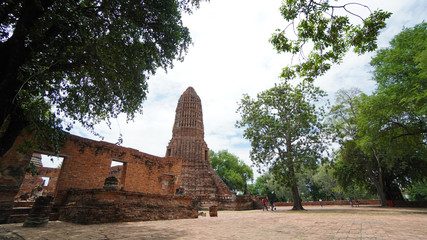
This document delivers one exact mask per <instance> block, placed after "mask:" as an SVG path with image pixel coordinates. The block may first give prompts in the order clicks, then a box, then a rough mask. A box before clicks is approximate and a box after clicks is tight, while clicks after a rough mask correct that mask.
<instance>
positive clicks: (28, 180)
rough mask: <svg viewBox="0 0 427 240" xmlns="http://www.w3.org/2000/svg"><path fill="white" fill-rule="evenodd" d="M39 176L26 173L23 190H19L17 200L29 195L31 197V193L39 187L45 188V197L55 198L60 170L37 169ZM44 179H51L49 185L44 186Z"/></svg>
mask: <svg viewBox="0 0 427 240" xmlns="http://www.w3.org/2000/svg"><path fill="white" fill-rule="evenodd" d="M36 171H37V173H38V175H34V176H33V175H32V174H31V173H26V174H25V177H24V180H23V181H22V185H21V188H20V189H19V192H18V194H17V195H16V197H15V199H17V198H19V197H20V196H21V195H25V194H27V195H28V196H30V195H31V192H32V191H34V189H35V188H36V187H38V186H42V187H43V195H45V196H48V195H49V196H54V195H55V190H56V183H57V182H58V177H59V172H60V171H61V169H59V168H46V167H36ZM42 177H49V184H48V185H47V186H43V179H42Z"/></svg>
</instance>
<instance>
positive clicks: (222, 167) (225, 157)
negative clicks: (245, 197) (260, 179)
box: [209, 150, 253, 193]
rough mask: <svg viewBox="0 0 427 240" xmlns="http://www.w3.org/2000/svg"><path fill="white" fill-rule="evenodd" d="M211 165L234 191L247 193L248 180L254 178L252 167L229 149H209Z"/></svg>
mask: <svg viewBox="0 0 427 240" xmlns="http://www.w3.org/2000/svg"><path fill="white" fill-rule="evenodd" d="M209 158H210V161H211V165H212V167H213V169H214V170H215V172H216V173H217V174H218V175H219V177H220V178H221V179H222V180H223V181H224V183H225V184H227V186H228V187H229V188H230V190H232V191H239V192H243V193H246V192H247V191H248V190H247V182H248V181H249V180H251V181H252V180H253V172H252V168H250V167H249V166H248V165H246V164H245V163H244V162H243V161H242V160H240V159H239V158H238V157H237V156H235V155H233V154H231V153H229V152H228V151H227V150H222V151H218V152H217V153H215V152H214V151H212V150H210V151H209Z"/></svg>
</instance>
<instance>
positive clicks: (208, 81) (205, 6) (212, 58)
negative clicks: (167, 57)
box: [72, 0, 427, 173]
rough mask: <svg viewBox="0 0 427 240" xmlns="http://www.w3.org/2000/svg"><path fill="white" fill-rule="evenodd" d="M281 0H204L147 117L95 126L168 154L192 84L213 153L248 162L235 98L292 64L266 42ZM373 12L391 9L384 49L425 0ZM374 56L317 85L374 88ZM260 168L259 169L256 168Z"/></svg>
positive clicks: (395, 1) (278, 22)
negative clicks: (180, 105)
mask: <svg viewBox="0 0 427 240" xmlns="http://www.w3.org/2000/svg"><path fill="white" fill-rule="evenodd" d="M280 2H281V1H254V0H233V1H228V0H215V1H211V2H209V3H206V2H203V3H202V4H201V5H202V6H201V7H200V9H198V10H195V11H194V14H192V15H190V16H185V17H184V24H185V25H186V26H188V27H189V29H190V32H191V36H192V38H193V41H194V45H193V46H191V47H190V48H189V52H188V54H187V55H186V57H185V60H184V62H182V63H181V62H177V63H175V67H174V68H173V69H170V70H168V72H167V73H164V71H162V70H159V71H158V73H157V74H156V75H155V76H153V77H152V78H151V79H150V80H149V94H148V98H147V101H146V102H145V103H144V114H143V115H142V116H137V117H136V118H135V120H134V121H133V122H130V123H126V122H125V118H124V117H122V116H121V117H120V118H119V119H118V120H112V126H111V127H112V129H111V130H110V129H108V128H107V127H106V126H105V125H103V124H101V125H100V126H98V127H97V130H98V131H99V132H100V133H101V134H102V135H104V136H105V137H106V138H105V141H108V142H113V143H114V142H117V139H118V137H119V134H120V132H121V133H122V135H123V138H124V142H123V144H122V145H123V146H126V147H131V148H135V149H138V150H140V151H143V152H146V153H149V154H153V155H158V156H164V154H165V151H166V146H167V144H168V142H169V140H170V139H171V137H172V125H173V123H174V117H175V108H176V104H177V102H178V99H179V96H180V95H181V94H182V93H183V92H184V91H185V89H186V88H187V87H188V86H192V87H194V89H195V90H196V92H197V93H198V95H199V96H200V98H201V100H202V105H203V114H204V123H205V140H206V142H207V144H208V146H209V147H210V149H212V150H214V151H218V150H222V149H228V150H229V152H231V153H233V154H236V155H237V156H239V158H240V159H241V160H244V161H245V162H246V163H247V164H248V165H252V164H251V161H250V159H249V150H250V144H249V142H248V141H247V140H245V139H243V137H242V130H241V129H236V128H235V127H234V124H235V122H236V120H238V119H239V115H238V114H236V109H237V106H238V105H237V102H238V101H240V99H241V98H242V95H243V94H244V93H248V94H249V95H251V96H255V95H256V94H257V93H258V92H261V91H263V90H265V89H267V88H270V87H272V86H273V85H274V83H276V82H278V81H279V79H278V75H279V73H280V71H281V69H282V68H283V67H284V66H286V65H287V64H288V63H289V61H290V56H289V55H283V54H282V55H279V54H277V53H276V51H275V50H273V47H272V45H271V44H270V43H269V42H268V39H269V38H270V36H271V34H272V33H273V32H274V30H275V29H277V28H283V27H284V26H286V23H285V22H284V20H283V19H282V17H281V16H280V13H279V7H280ZM367 4H369V5H370V6H372V7H371V9H373V10H375V9H377V8H381V9H385V10H387V11H391V12H393V16H392V17H391V18H390V19H389V21H388V26H387V28H386V29H385V30H384V31H383V33H382V34H381V36H380V38H379V46H380V47H386V46H387V45H388V42H389V41H390V40H391V38H392V37H393V36H394V35H396V34H397V33H399V32H400V31H401V30H402V27H403V26H406V27H412V26H413V25H415V24H417V23H420V22H421V21H422V20H424V18H423V16H425V12H427V2H426V1H419V0H410V1H399V0H391V1H380V0H376V1H369V3H367ZM371 56H372V54H368V55H363V56H358V55H356V54H349V55H348V56H346V57H345V58H344V62H343V63H342V64H341V65H339V66H333V68H332V70H331V71H330V72H328V73H327V74H326V75H325V76H323V77H321V78H319V79H318V80H316V83H317V84H318V85H319V86H321V87H322V88H323V89H324V90H326V91H327V92H328V94H329V95H331V96H333V94H334V93H335V92H336V91H337V90H338V89H340V88H350V87H358V88H360V89H362V90H363V91H365V92H369V91H372V89H373V88H374V86H375V84H374V82H372V81H370V78H371V77H370V74H369V71H370V68H369V61H370V57H371ZM72 132H73V133H75V134H77V135H79V136H86V137H90V138H93V139H96V137H93V136H92V135H91V134H90V133H87V132H86V133H84V131H83V130H82V129H81V128H79V127H76V128H74V130H73V131H72ZM254 173H256V169H254Z"/></svg>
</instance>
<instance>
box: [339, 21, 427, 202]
mask: <svg viewBox="0 0 427 240" xmlns="http://www.w3.org/2000/svg"><path fill="white" fill-rule="evenodd" d="M426 39H427V24H426V23H422V24H419V25H417V26H415V27H414V28H408V29H404V30H403V31H402V32H401V33H400V34H398V35H397V36H396V37H395V38H394V39H393V40H392V41H391V42H390V45H391V46H390V47H388V48H385V49H381V50H379V51H378V52H377V54H376V56H375V57H374V58H373V59H372V61H371V65H372V66H373V67H374V80H375V81H376V82H377V83H378V85H377V86H378V87H377V89H376V90H375V91H374V93H373V94H372V95H370V96H367V95H364V94H361V93H360V92H357V91H354V90H351V91H340V92H339V94H338V95H337V96H338V97H339V98H338V99H337V105H336V106H335V107H333V108H332V111H331V114H332V118H333V119H334V123H335V124H334V126H335V129H336V131H337V132H338V134H337V136H339V138H340V139H341V141H340V142H341V144H342V145H341V149H340V151H339V154H338V159H339V162H338V164H337V165H336V169H337V171H336V173H337V177H338V178H339V182H340V183H342V184H344V185H349V184H351V183H352V182H356V183H357V184H358V185H360V186H366V187H367V188H369V187H370V186H375V188H376V190H377V193H378V195H379V196H380V198H381V200H382V204H383V205H384V206H385V205H386V204H387V202H386V200H402V199H403V198H402V195H401V190H400V189H399V188H406V187H410V186H411V185H413V184H415V183H417V182H420V181H423V180H424V181H425V179H426V175H425V172H426V171H427V162H426V161H427V157H426V156H427V145H426V142H427V134H426V133H427V128H426V126H427V124H426V123H427V119H426V116H427V108H426V106H427V85H426V84H427V78H426V75H425V71H426V65H425V64H423V61H424V59H423V58H422V56H424V55H425V52H426V51H427V50H426V49H427V41H426ZM343 96H346V97H345V98H343ZM347 170H350V171H347ZM368 179H369V181H367V180H368Z"/></svg>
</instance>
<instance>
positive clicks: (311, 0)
mask: <svg viewBox="0 0 427 240" xmlns="http://www.w3.org/2000/svg"><path fill="white" fill-rule="evenodd" d="M330 2H331V1H329V0H285V1H283V2H282V7H281V8H280V12H281V14H282V16H283V18H284V19H285V20H287V21H290V24H289V25H288V26H287V27H286V28H284V29H283V30H280V29H278V30H277V31H276V33H274V34H273V36H272V38H271V39H270V42H271V43H272V44H273V46H274V47H275V48H276V50H277V51H278V52H279V53H280V52H289V53H292V54H293V55H294V56H298V63H297V64H295V65H293V66H290V67H285V68H284V69H283V71H282V74H281V77H283V78H284V79H294V78H295V77H296V76H299V77H303V78H305V79H306V80H310V81H312V80H314V78H316V77H318V76H321V75H323V74H324V73H325V72H326V71H328V70H329V69H330V68H331V65H332V64H337V63H340V62H341V61H342V58H343V56H344V55H345V54H346V53H347V52H348V51H349V50H350V49H351V48H354V52H356V53H358V54H362V53H365V52H370V51H373V50H375V49H376V48H377V43H376V41H377V37H378V35H379V32H380V30H381V29H383V28H384V27H385V25H386V24H385V20H386V19H387V18H389V17H390V16H391V13H388V12H384V11H382V10H377V11H374V12H371V10H370V9H369V8H368V7H367V6H366V5H363V4H361V3H358V1H354V2H351V3H348V2H346V3H343V4H342V5H339V1H338V3H336V4H337V5H334V4H333V3H330ZM335 2H336V1H334V3H335ZM351 9H357V10H355V11H352V10H351ZM364 12H369V15H367V16H366V17H362V16H364V14H363V13H364ZM292 34H295V35H296V39H295V40H293V39H292V37H291V36H292ZM304 47H310V48H311V50H310V53H309V54H308V55H306V54H305V53H304Z"/></svg>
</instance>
